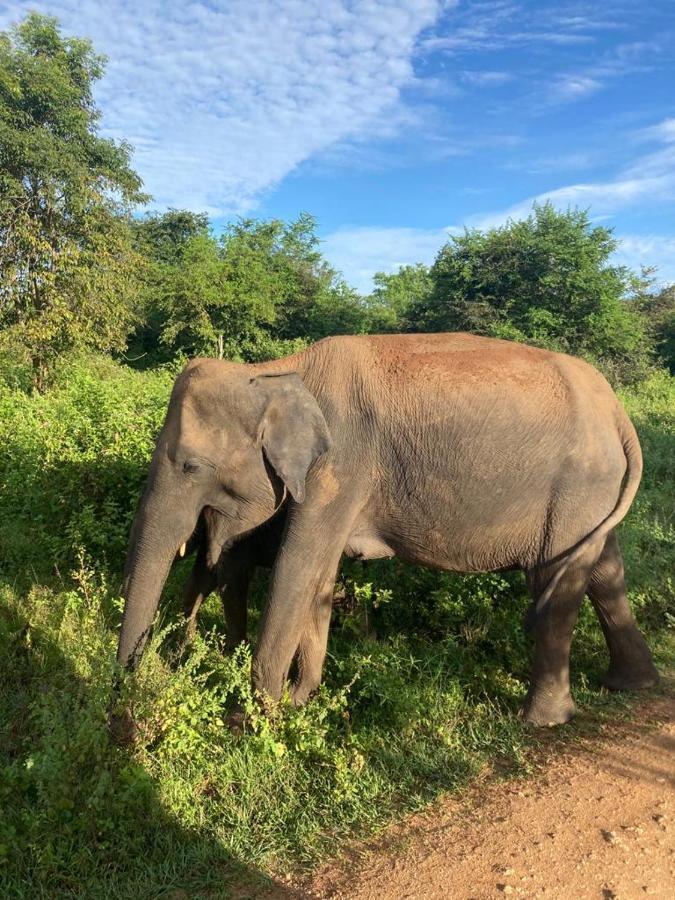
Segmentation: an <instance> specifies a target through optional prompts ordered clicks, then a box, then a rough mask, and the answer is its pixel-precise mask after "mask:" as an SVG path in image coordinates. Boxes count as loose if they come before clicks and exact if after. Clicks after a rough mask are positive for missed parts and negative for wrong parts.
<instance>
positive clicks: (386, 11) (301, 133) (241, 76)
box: [0, 0, 442, 215]
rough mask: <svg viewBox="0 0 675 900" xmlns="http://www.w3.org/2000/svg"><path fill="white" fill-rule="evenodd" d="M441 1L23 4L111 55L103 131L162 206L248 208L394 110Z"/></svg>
mask: <svg viewBox="0 0 675 900" xmlns="http://www.w3.org/2000/svg"><path fill="white" fill-rule="evenodd" d="M441 5H442V3H441V0H352V2H350V0H284V2H278V0H257V2H255V3H252V2H251V0H211V2H207V0H193V2H187V3H186V2H184V0H136V2H134V0H108V2H106V3H101V2H100V0H51V2H48V3H45V2H41V0H13V2H9V3H2V4H0V28H6V27H7V26H8V25H9V24H10V23H12V22H16V21H17V20H19V19H20V18H22V17H23V16H24V15H25V13H26V12H27V11H28V10H30V9H37V10H38V11H41V12H48V13H50V14H52V15H56V16H58V17H59V19H60V20H61V22H62V25H63V30H64V33H66V34H76V35H83V34H84V35H88V36H89V37H91V38H92V40H93V42H94V46H95V47H96V49H97V50H98V51H99V52H104V53H106V54H107V55H108V57H109V60H110V61H109V64H108V69H107V74H106V76H105V78H104V79H103V81H102V82H101V83H100V85H99V87H98V88H97V99H98V102H99V104H100V106H101V108H102V110H103V113H104V117H103V127H104V130H105V132H106V133H108V134H110V135H112V136H114V137H116V138H122V137H124V138H127V139H128V140H129V141H130V142H131V143H132V144H133V145H134V146H135V147H136V153H135V157H134V163H135V166H136V167H137V169H138V171H139V172H140V174H141V176H142V177H143V179H144V182H145V186H146V189H147V190H148V191H149V192H150V193H152V194H153V196H154V198H155V202H156V203H157V205H158V206H160V207H161V206H166V205H171V206H179V207H182V206H185V207H189V208H191V209H195V210H204V211H207V212H210V213H211V214H213V215H223V214H227V213H231V212H237V211H243V210H245V209H247V208H249V207H250V206H251V205H252V204H253V203H254V201H255V199H256V198H257V197H259V195H260V194H261V192H263V191H265V190H267V189H269V188H270V187H272V186H273V185H275V184H277V183H278V182H279V181H280V180H281V179H282V178H283V177H284V176H286V175H287V174H288V173H289V172H291V171H292V170H293V169H294V168H295V167H296V166H297V165H298V164H299V163H301V162H302V161H303V160H306V159H308V158H309V157H311V156H313V155H314V154H316V153H317V152H319V151H321V150H324V149H325V148H327V147H329V146H331V145H332V144H334V143H335V142H337V141H340V140H344V139H347V138H349V137H353V136H358V135H359V134H361V133H363V132H364V131H365V130H366V129H368V128H369V127H370V126H371V124H372V123H373V122H376V121H377V120H378V119H381V117H382V116H383V113H384V112H385V111H387V110H389V109H395V108H396V107H397V104H399V102H400V92H401V90H402V89H403V88H404V87H405V86H406V85H408V84H409V83H411V82H412V81H413V80H414V73H413V68H412V61H411V60H412V55H413V51H414V49H415V44H416V41H417V38H418V36H419V34H420V32H421V31H422V30H423V29H425V28H427V27H428V26H430V25H431V24H432V23H433V22H434V21H435V19H436V17H437V15H438V14H439V11H440V8H441Z"/></svg>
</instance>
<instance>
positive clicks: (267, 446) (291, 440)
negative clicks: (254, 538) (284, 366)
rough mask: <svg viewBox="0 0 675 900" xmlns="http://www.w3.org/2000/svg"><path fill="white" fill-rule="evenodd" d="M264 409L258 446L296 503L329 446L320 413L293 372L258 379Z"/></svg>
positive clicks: (328, 439)
mask: <svg viewBox="0 0 675 900" xmlns="http://www.w3.org/2000/svg"><path fill="white" fill-rule="evenodd" d="M252 382H253V384H254V386H255V387H256V388H257V389H258V390H260V391H262V392H263V396H264V408H263V414H262V418H261V420H260V424H259V426H258V443H259V444H260V445H261V446H262V448H263V450H264V452H265V456H266V457H267V460H268V462H269V463H270V465H271V466H272V468H273V469H274V471H275V472H276V473H277V475H278V476H279V478H281V480H282V481H283V483H284V484H285V485H286V488H287V489H288V492H289V493H290V494H291V496H292V497H293V499H294V500H295V501H296V502H297V503H302V502H303V500H304V499H305V479H306V477H307V472H308V471H309V468H310V466H311V465H312V463H313V462H314V460H315V459H318V457H319V456H321V455H322V454H323V453H325V452H326V451H327V450H328V449H330V446H331V437H330V432H329V431H328V426H327V425H326V420H325V419H324V417H323V413H322V412H321V410H320V409H319V404H318V403H317V402H316V400H315V399H314V397H313V396H312V394H311V393H310V392H309V391H308V390H307V388H306V387H305V385H304V382H303V381H302V378H300V376H299V375H298V373H297V372H288V373H283V374H280V375H258V376H257V377H256V378H253V379H252Z"/></svg>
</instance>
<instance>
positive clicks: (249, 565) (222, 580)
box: [183, 512, 285, 650]
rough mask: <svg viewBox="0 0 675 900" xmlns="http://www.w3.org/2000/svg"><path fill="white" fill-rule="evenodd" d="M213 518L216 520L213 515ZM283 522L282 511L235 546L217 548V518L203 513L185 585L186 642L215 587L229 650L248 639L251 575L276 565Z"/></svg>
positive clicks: (195, 536) (194, 539) (195, 537)
mask: <svg viewBox="0 0 675 900" xmlns="http://www.w3.org/2000/svg"><path fill="white" fill-rule="evenodd" d="M211 517H213V519H214V520H215V517H214V516H213V514H211ZM284 522H285V513H284V512H280V513H278V514H277V515H276V516H274V517H273V518H271V519H270V520H269V521H267V522H265V523H263V525H261V526H260V527H259V528H256V529H255V530H254V531H252V532H251V534H249V535H247V536H246V537H244V538H241V540H239V541H237V542H236V543H235V544H234V545H233V546H231V547H228V546H227V545H226V546H224V547H222V546H221V547H218V546H217V545H216V544H215V541H216V540H217V538H216V537H215V536H214V528H213V525H214V524H215V521H212V520H211V518H210V517H209V514H208V513H205V514H203V515H202V517H201V519H200V522H199V524H198V526H197V529H196V531H195V535H194V537H193V539H192V544H193V547H195V546H196V557H195V561H194V565H193V566H192V571H191V572H190V575H189V577H188V580H187V581H186V583H185V587H184V588H183V613H184V615H185V617H186V620H187V626H186V641H190V640H192V638H193V637H194V634H195V631H196V628H197V614H198V612H199V608H200V606H201V605H202V603H203V602H204V600H205V599H206V598H207V597H208V596H209V594H211V593H213V591H215V590H218V592H219V594H220V597H221V600H222V603H223V613H224V615H225V625H226V628H227V633H226V638H225V646H226V648H227V650H234V648H235V647H237V646H238V645H239V644H241V643H242V642H243V641H245V640H246V630H247V619H248V608H247V600H248V589H249V584H250V581H251V577H252V575H253V572H254V570H255V569H256V567H258V566H260V567H262V568H265V569H271V568H272V566H273V565H274V560H275V559H276V555H277V550H278V549H279V543H280V540H281V535H282V533H283V528H284ZM216 527H217V526H216Z"/></svg>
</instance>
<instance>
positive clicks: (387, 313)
mask: <svg viewBox="0 0 675 900" xmlns="http://www.w3.org/2000/svg"><path fill="white" fill-rule="evenodd" d="M373 282H374V284H375V287H374V289H373V292H372V293H371V295H370V296H369V297H368V298H367V307H368V330H369V331H373V332H376V333H387V332H390V333H391V332H393V333H396V332H399V331H405V329H406V324H407V322H408V317H409V315H410V311H411V309H413V308H414V307H415V306H416V305H418V304H422V303H425V302H427V301H428V299H429V296H430V294H431V291H432V289H433V281H432V279H431V275H430V272H429V267H428V266H425V265H424V264H423V263H417V265H414V266H401V267H400V268H399V270H398V271H397V272H392V273H389V274H388V273H386V272H376V273H375V275H374V276H373Z"/></svg>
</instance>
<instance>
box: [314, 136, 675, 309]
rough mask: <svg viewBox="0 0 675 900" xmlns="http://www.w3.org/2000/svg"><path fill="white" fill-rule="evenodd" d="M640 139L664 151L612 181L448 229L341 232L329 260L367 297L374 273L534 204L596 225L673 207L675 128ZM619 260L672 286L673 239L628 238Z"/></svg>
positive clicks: (333, 237) (543, 196)
mask: <svg viewBox="0 0 675 900" xmlns="http://www.w3.org/2000/svg"><path fill="white" fill-rule="evenodd" d="M641 134H642V136H643V137H644V138H645V139H649V138H651V140H658V141H660V143H661V144H662V145H664V146H662V148H661V149H660V150H658V151H656V152H654V153H650V154H645V155H643V156H641V157H639V158H638V159H635V160H634V161H633V163H631V165H630V166H629V167H627V168H626V169H624V170H623V171H621V172H620V173H619V174H618V175H617V177H616V178H615V179H613V180H607V181H599V182H580V183H576V184H570V185H565V186H563V187H559V188H555V189H553V190H550V191H545V192H542V193H540V194H537V195H534V196H531V197H528V198H526V199H524V200H522V201H519V202H518V203H515V204H513V205H512V206H509V207H507V208H506V209H501V210H497V211H494V212H487V213H478V214H476V215H473V216H469V217H467V218H466V219H465V221H464V222H463V223H461V224H460V223H457V224H454V225H449V226H447V227H445V228H437V229H414V228H357V229H349V228H343V229H340V230H339V231H336V232H334V233H333V234H330V235H328V237H327V238H326V241H325V252H326V255H327V256H328V258H329V259H330V260H331V262H333V263H334V264H335V265H336V266H338V268H340V269H341V271H343V272H344V273H345V275H346V277H347V279H348V280H350V281H352V282H353V283H355V284H357V285H358V286H359V288H360V289H361V290H366V291H367V290H369V289H370V285H371V284H372V276H373V274H374V273H375V272H376V271H379V270H383V271H387V272H393V271H396V269H397V268H398V267H399V266H400V265H404V264H409V263H415V262H425V263H430V262H431V261H432V260H433V258H434V256H435V254H436V253H437V252H438V250H439V248H440V247H441V246H442V244H443V243H444V242H445V241H446V240H447V238H448V236H449V235H451V234H456V233H457V232H459V231H461V230H462V228H463V227H464V226H467V227H469V228H480V229H487V228H496V227H499V226H500V225H503V224H504V223H505V222H507V221H508V220H509V219H520V218H524V217H526V216H527V215H529V214H530V212H531V211H532V205H533V203H544V202H550V203H552V204H553V205H554V206H556V207H557V208H559V209H566V208H569V207H574V206H578V207H582V208H590V210H591V213H592V215H593V216H594V218H596V219H598V218H607V217H610V216H611V215H612V214H614V213H616V212H618V211H620V210H623V209H626V208H629V207H631V206H635V205H636V204H641V205H642V206H643V207H644V206H645V205H647V206H652V207H653V206H654V205H663V204H668V203H672V202H674V201H675V122H674V120H671V119H666V120H664V121H663V122H661V123H660V124H659V125H657V126H654V127H653V128H651V129H648V130H644V131H643V132H642V133H641ZM619 237H621V235H619ZM617 259H619V260H620V261H622V262H625V264H627V265H630V266H631V267H633V268H639V266H640V265H642V264H643V263H644V264H649V265H656V266H657V267H658V268H659V279H660V280H662V281H674V280H675V237H672V238H671V237H670V236H665V237H664V236H656V235H655V236H643V237H640V236H637V235H632V236H631V235H629V236H626V237H625V239H624V243H623V245H622V248H621V250H620V251H619V254H618V256H617Z"/></svg>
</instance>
